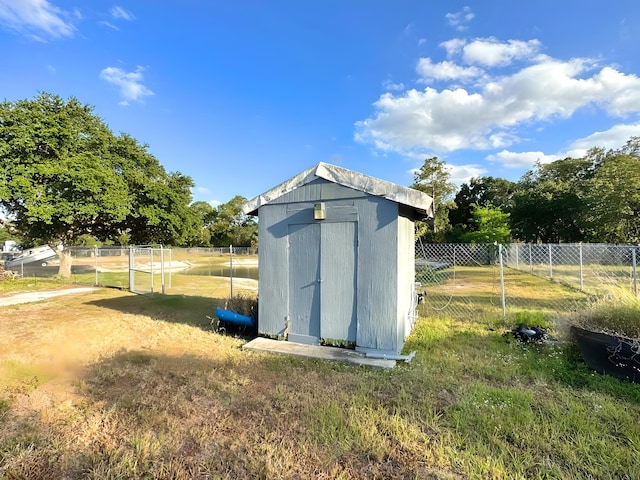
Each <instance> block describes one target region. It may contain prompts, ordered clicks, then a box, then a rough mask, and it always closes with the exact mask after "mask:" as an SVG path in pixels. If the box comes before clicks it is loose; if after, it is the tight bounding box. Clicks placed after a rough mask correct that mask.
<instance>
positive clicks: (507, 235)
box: [462, 204, 511, 244]
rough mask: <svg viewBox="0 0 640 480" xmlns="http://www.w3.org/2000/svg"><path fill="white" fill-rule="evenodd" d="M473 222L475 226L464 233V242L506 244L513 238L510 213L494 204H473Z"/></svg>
mask: <svg viewBox="0 0 640 480" xmlns="http://www.w3.org/2000/svg"><path fill="white" fill-rule="evenodd" d="M471 222H472V224H473V226H474V227H475V228H474V229H473V230H472V231H469V232H466V233H464V234H463V235H462V241H463V242H469V243H480V244H492V243H493V244H495V243H500V244H505V243H509V240H510V239H511V228H510V227H509V214H508V213H504V212H503V211H502V210H501V209H500V208H499V207H494V206H492V205H488V206H481V205H477V204H475V205H473V206H472V212H471Z"/></svg>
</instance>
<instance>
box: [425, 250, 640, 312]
mask: <svg viewBox="0 0 640 480" xmlns="http://www.w3.org/2000/svg"><path fill="white" fill-rule="evenodd" d="M639 255H640V248H639V247H638V246H633V245H602V244H580V245H563V244H558V245H547V244H544V245H540V244H537V245H528V244H527V245H523V244H513V245H509V246H502V245H473V244H418V245H416V281H417V282H418V291H419V292H420V293H421V294H422V295H421V297H422V298H423V299H424V301H423V303H422V305H421V306H420V313H421V314H422V315H425V316H434V315H443V316H450V317H454V318H460V319H469V320H473V319H475V318H486V317H496V318H500V317H502V318H504V319H508V318H509V317H513V316H516V315H517V314H518V313H519V312H522V311H529V312H532V313H533V312H540V313H541V314H543V315H546V316H559V315H562V314H565V313H567V312H571V311H576V310H579V309H582V308H584V307H585V306H586V305H587V304H588V303H589V302H592V301H594V299H596V298H598V297H599V296H601V295H603V294H605V293H607V292H611V291H614V290H626V291H631V292H633V293H634V294H635V295H637V294H638V290H637V261H638V256H639Z"/></svg>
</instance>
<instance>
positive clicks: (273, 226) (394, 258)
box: [258, 179, 415, 354]
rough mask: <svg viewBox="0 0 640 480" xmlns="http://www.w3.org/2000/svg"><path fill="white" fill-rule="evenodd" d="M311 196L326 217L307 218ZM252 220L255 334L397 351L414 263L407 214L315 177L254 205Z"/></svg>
mask: <svg viewBox="0 0 640 480" xmlns="http://www.w3.org/2000/svg"><path fill="white" fill-rule="evenodd" d="M319 201H323V202H325V206H326V213H327V215H326V219H325V220H321V221H315V220H314V219H313V206H314V203H317V202H319ZM258 223H259V238H260V245H259V312H260V317H259V322H258V329H259V332H260V333H262V334H268V335H278V336H285V335H287V334H291V336H290V339H291V340H295V339H296V335H300V336H304V335H307V336H309V337H310V338H311V337H321V338H330V339H333V340H348V341H355V342H356V348H357V349H359V350H362V351H369V350H375V351H377V352H384V353H388V354H395V353H398V352H399V351H400V349H401V348H402V346H403V344H404V339H405V337H406V335H408V333H409V332H408V331H407V330H408V327H407V325H405V321H406V318H407V314H408V312H409V308H410V292H411V285H412V283H413V281H414V268H415V267H414V250H413V249H414V243H413V234H414V233H413V231H414V224H413V219H412V218H411V215H410V212H408V211H406V210H405V209H403V208H401V207H400V205H399V204H397V203H395V202H393V201H390V200H387V199H384V198H381V197H376V196H371V195H368V194H365V193H363V192H360V191H357V190H354V189H351V188H349V187H344V186H341V185H337V184H334V183H331V182H328V181H326V180H322V179H319V180H316V181H314V182H311V183H310V184H307V185H303V186H301V187H299V188H297V189H295V190H293V191H291V192H289V193H287V194H285V195H283V196H282V197H280V198H278V199H276V200H274V201H273V202H270V203H268V204H266V205H263V206H261V207H260V208H259V222H258ZM308 227H311V228H310V229H309V230H306V229H307V228H308ZM316 227H317V230H316ZM303 232H304V233H303ZM312 277H315V281H314V279H313V278H312ZM312 283H315V285H314V286H312ZM294 292H295V293H294ZM294 295H295V298H292V297H293V296H294ZM316 308H317V310H318V313H317V314H316V313H315V312H316ZM299 310H301V311H299ZM314 316H317V317H318V318H319V320H318V322H315V320H314V318H315V317H314ZM288 320H289V322H290V323H287V322H288ZM305 322H306V323H305ZM314 322H315V323H314ZM294 324H295V325H296V327H295V328H293V325H294ZM316 325H319V331H318V330H317V329H316ZM287 327H288V328H289V329H290V330H289V331H287ZM305 329H306V330H305ZM297 338H302V337H297Z"/></svg>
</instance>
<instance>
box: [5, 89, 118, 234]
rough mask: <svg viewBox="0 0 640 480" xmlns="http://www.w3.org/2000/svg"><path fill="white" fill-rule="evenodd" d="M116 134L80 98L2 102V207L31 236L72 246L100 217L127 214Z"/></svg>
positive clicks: (107, 218) (112, 219) (43, 97)
mask: <svg viewBox="0 0 640 480" xmlns="http://www.w3.org/2000/svg"><path fill="white" fill-rule="evenodd" d="M111 136H112V135H111V132H110V131H109V129H108V128H107V126H106V125H105V124H104V123H103V122H102V121H101V120H100V119H99V118H98V117H96V116H94V115H93V113H92V109H91V107H88V106H86V105H81V104H80V103H79V102H78V100H76V99H75V98H71V99H69V100H68V101H67V102H65V101H63V100H62V99H61V98H60V97H57V96H54V95H50V94H46V93H45V94H41V95H40V96H39V97H37V98H36V100H33V101H28V100H22V101H18V102H15V103H10V102H3V103H2V104H0V179H1V181H0V206H2V208H3V209H4V210H5V211H6V212H7V213H8V214H10V215H11V216H12V218H14V225H15V227H16V229H17V230H18V231H20V232H22V233H23V235H24V236H25V237H26V238H27V239H28V240H29V239H39V240H41V241H43V242H46V243H49V244H53V245H56V244H58V243H62V244H63V245H72V244H73V243H74V242H73V240H74V239H75V238H76V237H78V236H79V235H82V234H88V233H89V234H90V233H92V232H93V230H94V229H95V225H96V223H102V224H109V223H112V222H118V221H121V220H123V219H124V218H125V217H126V215H127V212H128V202H127V193H128V192H127V185H126V183H125V182H124V181H123V179H122V178H121V177H120V176H118V175H117V174H116V172H115V171H114V163H113V156H112V155H111V153H110V152H109V145H110V140H111Z"/></svg>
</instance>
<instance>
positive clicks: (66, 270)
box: [55, 246, 73, 278]
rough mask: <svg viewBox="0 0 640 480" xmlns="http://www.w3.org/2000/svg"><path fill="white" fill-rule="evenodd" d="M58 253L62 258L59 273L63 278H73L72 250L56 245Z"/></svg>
mask: <svg viewBox="0 0 640 480" xmlns="http://www.w3.org/2000/svg"><path fill="white" fill-rule="evenodd" d="M55 250H56V253H57V254H58V258H60V268H59V269H58V275H60V276H61V277H62V278H71V263H72V262H73V258H72V257H71V251H70V250H67V249H64V248H63V247H62V246H59V247H56V249H55Z"/></svg>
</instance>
